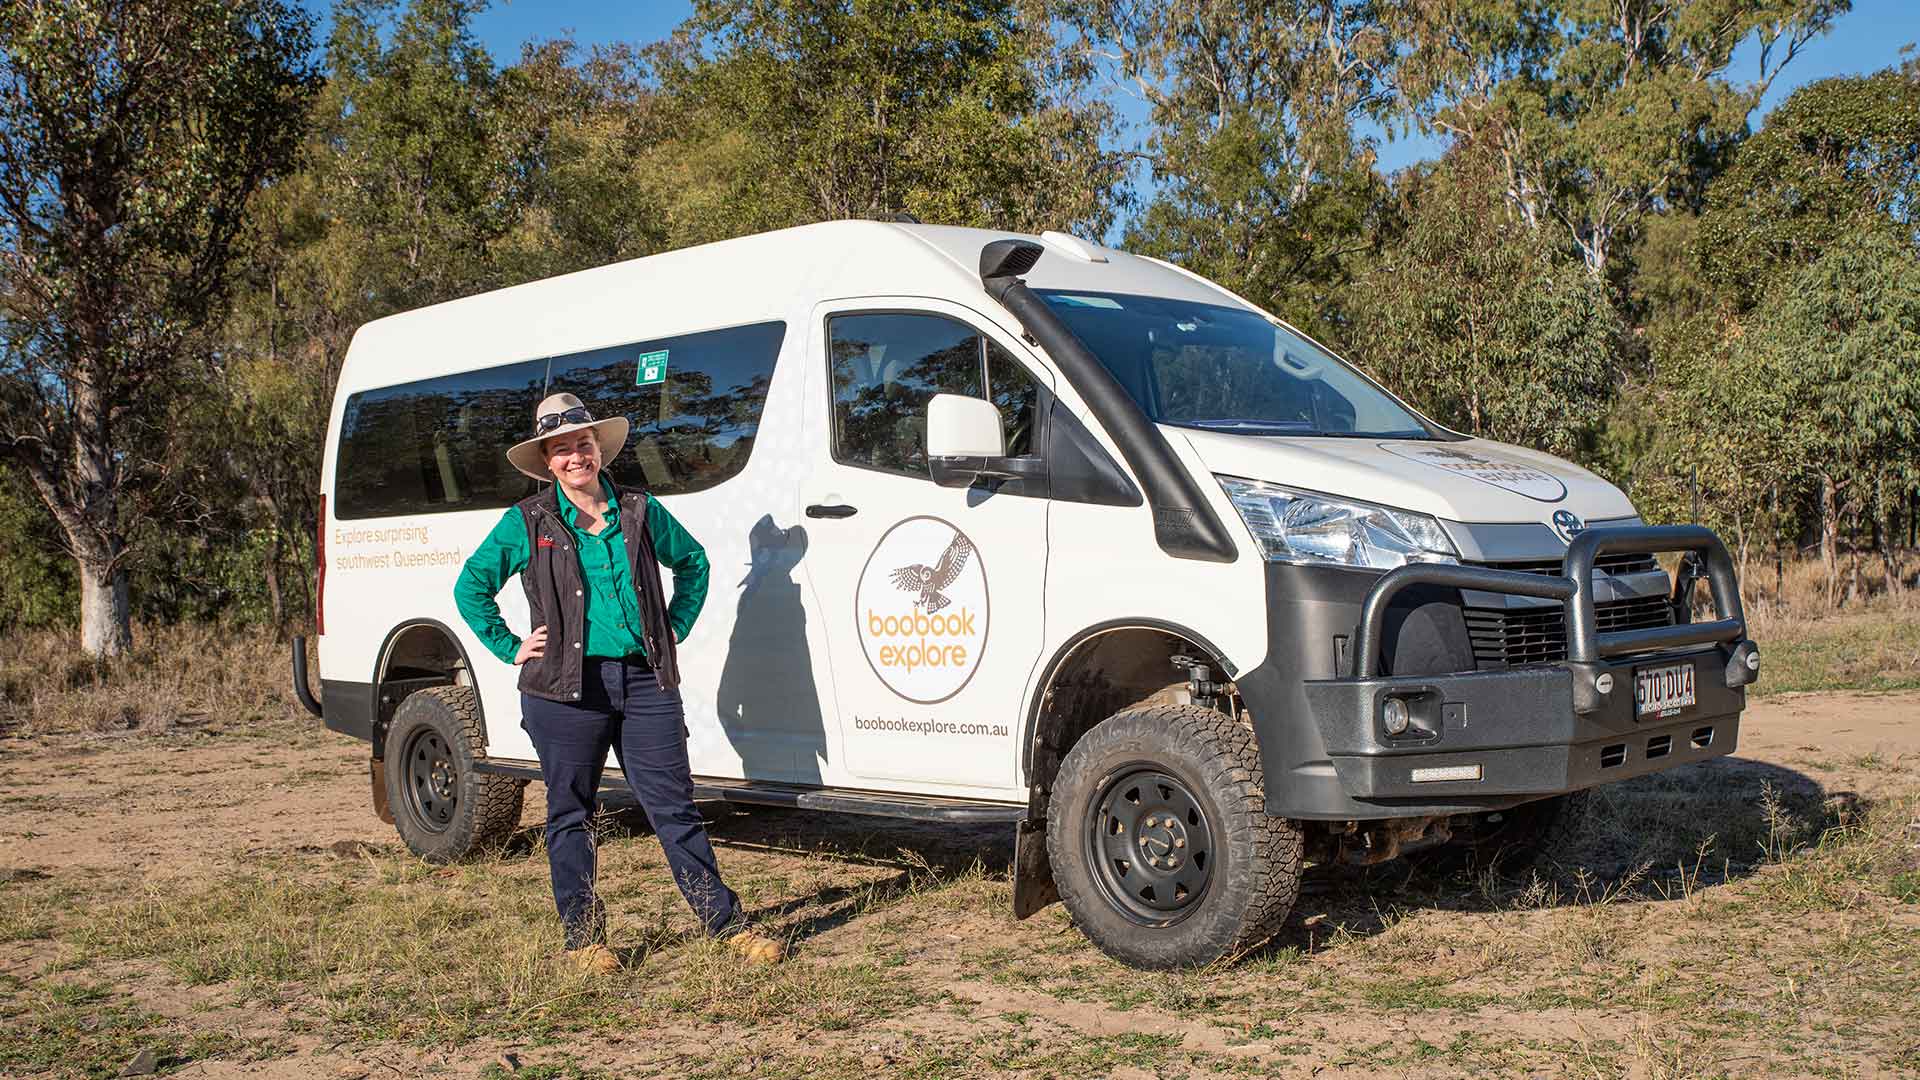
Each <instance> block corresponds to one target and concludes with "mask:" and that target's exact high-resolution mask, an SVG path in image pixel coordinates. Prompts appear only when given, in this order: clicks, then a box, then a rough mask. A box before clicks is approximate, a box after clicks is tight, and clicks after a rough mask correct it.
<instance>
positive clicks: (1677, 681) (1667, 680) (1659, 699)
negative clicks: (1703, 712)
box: [1633, 664, 1694, 716]
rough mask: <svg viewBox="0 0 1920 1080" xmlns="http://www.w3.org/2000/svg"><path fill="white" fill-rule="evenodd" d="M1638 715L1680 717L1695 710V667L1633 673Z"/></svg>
mask: <svg viewBox="0 0 1920 1080" xmlns="http://www.w3.org/2000/svg"><path fill="white" fill-rule="evenodd" d="M1633 702H1634V712H1635V714H1637V715H1639V716H1678V715H1679V714H1680V711H1681V710H1682V709H1689V708H1692V707H1693V704H1694V701H1693V665H1692V664H1663V665H1661V666H1660V667H1649V668H1640V669H1639V670H1637V671H1635V672H1634V673H1633Z"/></svg>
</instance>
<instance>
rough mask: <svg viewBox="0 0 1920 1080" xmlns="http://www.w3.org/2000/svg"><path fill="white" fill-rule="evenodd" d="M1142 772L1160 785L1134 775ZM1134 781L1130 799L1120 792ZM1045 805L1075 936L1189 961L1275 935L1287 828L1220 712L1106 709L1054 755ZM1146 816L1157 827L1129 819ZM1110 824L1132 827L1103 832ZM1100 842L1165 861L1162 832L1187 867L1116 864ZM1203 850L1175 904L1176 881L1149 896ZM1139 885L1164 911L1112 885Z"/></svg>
mask: <svg viewBox="0 0 1920 1080" xmlns="http://www.w3.org/2000/svg"><path fill="white" fill-rule="evenodd" d="M1155 775H1157V776H1159V777H1161V778H1163V779H1164V780H1166V781H1168V783H1164V784H1163V783H1161V782H1160V781H1155V780H1151V779H1137V778H1141V777H1152V776H1155ZM1136 781H1137V782H1136ZM1140 785H1145V787H1144V789H1142V790H1140V791H1139V792H1138V794H1137V796H1136V795H1133V794H1130V791H1129V790H1122V788H1128V789H1132V788H1135V787H1139V786H1140ZM1169 788H1176V789H1184V790H1183V791H1179V792H1176V793H1175V794H1171V795H1170V794H1168V789H1169ZM1152 806H1158V807H1159V808H1160V809H1157V810H1156V809H1152ZM1048 807H1049V809H1048V813H1047V854H1048V858H1049V860H1050V861H1051V862H1052V864H1053V871H1054V881H1055V883H1056V884H1057V885H1058V886H1059V889H1060V898H1061V900H1062V901H1064V902H1065V904H1066V906H1067V911H1068V912H1069V913H1070V914H1071V915H1072V916H1073V921H1074V922H1075V924H1077V925H1078V926H1079V927H1080V929H1081V931H1082V932H1084V933H1085V934H1086V935H1087V937H1088V938H1089V939H1090V940H1092V942H1093V943H1094V944H1095V945H1097V946H1099V948H1100V949H1101V950H1102V951H1103V952H1105V953H1106V954H1107V955H1109V956H1111V957H1113V958H1114V959H1116V960H1119V961H1120V962H1121V963H1124V964H1130V965H1132V966H1134V967H1141V968H1156V969H1164V968H1181V967H1198V966H1202V965H1205V964H1210V963H1213V962H1214V961H1216V960H1220V959H1222V958H1227V957H1233V956H1237V955H1239V954H1241V953H1243V952H1245V951H1247V950H1249V949H1251V948H1253V947H1255V946H1257V945H1260V944H1262V943H1263V942H1265V941H1266V940H1268V939H1269V938H1271V937H1273V935H1274V934H1276V933H1278V932H1279V930H1280V926H1281V924H1282V923H1283V922H1285V920H1286V917H1287V913H1288V912H1290V911H1292V910H1293V903H1294V900H1295V899H1296V898H1297V897H1298V896H1299V894H1300V862H1301V852H1302V836H1301V829H1300V826H1299V824H1298V823H1297V822H1293V821H1289V820H1287V819H1284V818H1277V817H1272V816H1269V815H1268V814H1267V808H1266V787H1265V777H1264V775H1263V773H1262V771H1261V767H1260V753H1259V750H1258V748H1257V746H1256V745H1255V742H1254V735H1253V729H1252V728H1251V727H1250V726H1248V725H1247V724H1246V723H1244V722H1243V721H1240V720H1237V719H1235V718H1234V717H1231V716H1228V715H1226V714H1224V713H1221V712H1217V711H1215V710H1212V709H1207V708H1202V707H1200V706H1197V705H1176V704H1157V705H1136V706H1134V707H1132V708H1129V709H1123V710H1121V711H1120V712H1117V713H1115V714H1114V715H1112V716H1110V717H1108V718H1107V719H1106V720H1104V721H1101V722H1100V723H1099V724H1098V725H1097V726H1095V727H1094V728H1093V730H1091V731H1089V732H1087V734H1086V735H1084V736H1083V737H1082V738H1081V739H1080V741H1079V742H1076V743H1074V744H1073V747H1072V748H1071V749H1070V750H1068V751H1067V756H1066V759H1065V760H1064V761H1063V762H1062V763H1061V766H1060V773H1059V775H1058V776H1057V777H1056V778H1055V779H1054V784H1053V793H1052V797H1051V799H1050V800H1049V803H1048ZM1130 813H1131V814H1134V815H1135V817H1134V818H1133V819H1132V824H1131V825H1129V824H1128V820H1127V817H1126V815H1127V814H1130ZM1169 816H1177V817H1178V818H1179V819H1180V820H1179V822H1178V825H1177V826H1176V825H1174V824H1172V823H1169V822H1168V820H1167V819H1168V817H1169ZM1149 820H1150V821H1154V822H1159V823H1160V824H1159V825H1158V826H1144V825H1142V824H1141V823H1142V822H1145V821H1149ZM1116 825H1120V826H1123V827H1125V828H1130V829H1131V833H1130V834H1128V835H1125V836H1122V834H1121V833H1116V832H1114V831H1113V829H1114V828H1115V826H1116ZM1123 831H1124V829H1123ZM1113 837H1121V839H1122V841H1123V842H1124V843H1125V844H1129V845H1130V844H1140V845H1141V846H1142V847H1143V849H1145V850H1148V851H1152V852H1156V853H1162V854H1167V855H1171V854H1173V853H1174V852H1173V850H1172V849H1171V848H1170V846H1169V845H1170V844H1171V842H1172V839H1179V840H1183V841H1185V843H1183V844H1182V845H1181V847H1180V849H1179V851H1181V852H1185V853H1186V856H1187V857H1188V859H1189V861H1188V862H1184V863H1182V864H1180V869H1179V870H1178V871H1177V872H1176V871H1165V872H1162V871H1156V870H1150V869H1149V868H1147V867H1145V866H1143V865H1139V864H1134V865H1131V866H1128V867H1127V868H1126V869H1125V870H1122V869H1121V866H1120V864H1121V863H1122V862H1123V861H1124V860H1121V859H1118V858H1115V857H1113V856H1114V854H1115V853H1116V852H1118V851H1119V850H1120V847H1119V846H1118V845H1114V844H1112V843H1111V841H1110V838H1113ZM1169 837H1171V838H1172V839H1169ZM1142 841H1147V842H1150V843H1151V844H1152V845H1153V846H1151V847H1148V846H1147V845H1146V844H1144V843H1142ZM1203 849H1204V851H1205V853H1206V859H1205V862H1206V863H1207V864H1208V865H1205V866H1204V867H1200V868H1201V869H1204V871H1205V877H1204V881H1201V882H1199V883H1198V885H1197V887H1196V888H1194V889H1192V890H1190V892H1189V894H1188V895H1187V897H1186V899H1185V900H1184V902H1182V901H1181V900H1180V899H1179V898H1178V893H1179V891H1180V890H1179V889H1178V888H1173V887H1172V886H1169V887H1168V888H1169V893H1162V892H1161V886H1162V885H1163V884H1166V883H1168V882H1169V881H1170V880H1171V879H1172V877H1173V875H1174V874H1175V873H1179V874H1191V873H1193V871H1194V868H1195V867H1199V866H1200V864H1199V861H1198V860H1196V859H1195V858H1194V857H1195V856H1197V855H1199V854H1200V853H1201V851H1202V850H1203ZM1125 850H1126V851H1129V852H1131V851H1133V850H1134V849H1133V847H1131V846H1128V847H1126V848H1125ZM1151 857H1156V858H1157V857H1160V854H1155V855H1153V856H1151ZM1102 859H1104V860H1105V865H1100V860H1102ZM1182 880H1193V879H1192V878H1184V879H1182ZM1141 883H1144V884H1145V885H1146V886H1147V887H1148V888H1149V889H1151V890H1152V892H1153V895H1154V900H1153V903H1155V904H1159V905H1163V906H1171V907H1173V910H1166V911H1154V912H1148V911H1145V910H1144V909H1145V908H1146V907H1147V906H1148V901H1146V900H1145V899H1144V898H1143V897H1142V896H1141V895H1140V893H1139V892H1137V891H1135V890H1123V885H1133V884H1141ZM1176 884H1177V883H1176ZM1128 893H1132V894H1133V898H1132V899H1127V894H1128Z"/></svg>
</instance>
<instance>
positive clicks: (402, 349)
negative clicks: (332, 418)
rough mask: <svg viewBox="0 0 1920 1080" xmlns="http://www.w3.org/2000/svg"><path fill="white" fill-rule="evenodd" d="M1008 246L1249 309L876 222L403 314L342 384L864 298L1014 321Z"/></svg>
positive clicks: (1133, 273)
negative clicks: (991, 264) (999, 273)
mask: <svg viewBox="0 0 1920 1080" xmlns="http://www.w3.org/2000/svg"><path fill="white" fill-rule="evenodd" d="M1012 237H1018V238H1020V239H1026V240H1032V241H1034V242H1037V243H1041V244H1042V245H1043V246H1045V247H1046V249H1047V250H1046V254H1044V255H1043V256H1042V257H1041V258H1040V261H1039V263H1038V264H1036V265H1035V266H1034V268H1033V269H1032V271H1030V272H1029V273H1027V274H1026V275H1025V278H1026V280H1027V282H1028V284H1030V285H1032V286H1033V287H1034V288H1038V289H1082V290H1086V291H1088V292H1119V293H1146V294H1151V295H1157V296H1166V297H1171V298H1175V299H1184V300H1191V301H1196V302H1203V303H1213V304H1230V305H1237V304H1240V303H1244V302H1243V301H1239V300H1238V299H1237V298H1235V297H1233V296H1232V295H1231V294H1229V293H1227V292H1225V291H1224V290H1222V289H1220V288H1218V287H1217V286H1215V285H1213V284H1211V283H1210V282H1207V281H1205V280H1204V279H1201V278H1199V277H1196V276H1194V275H1192V274H1188V273H1186V272H1185V271H1182V270H1179V269H1176V268H1174V267H1172V266H1169V265H1167V264H1165V263H1162V262H1159V261H1157V260H1154V259H1148V258H1143V257H1140V256H1136V255H1130V254H1127V253H1125V252H1120V251H1114V250H1111V249H1108V248H1103V247H1099V246H1097V245H1090V244H1086V243H1085V242H1084V241H1081V242H1078V244H1079V245H1083V246H1084V248H1087V249H1091V250H1092V251H1093V252H1094V253H1096V254H1097V255H1099V256H1101V257H1104V259H1105V260H1106V261H1104V262H1093V261H1089V260H1087V259H1085V258H1083V257H1080V256H1078V255H1076V254H1075V253H1074V251H1073V248H1074V247H1075V246H1076V242H1073V241H1064V240H1062V239H1060V238H1059V237H1058V234H1047V235H1046V236H1033V235H1029V234H1024V233H1012V232H999V231H995V230H990V229H969V228H960V227H956V226H945V225H916V224H905V223H896V222H880V221H857V220H849V221H828V222H821V223H819V224H815V225H802V226H798V227H796V228H791V229H781V230H778V231H776V232H768V233H760V234H757V235H754V236H743V237H739V238H737V239H732V240H722V241H718V242H715V243H711V244H702V245H699V246H697V247H690V248H682V249H680V250H677V251H669V252H663V253H661V254H658V255H649V256H646V257H644V258H639V259H630V260H628V261H626V262H620V263H613V264H611V265H608V266H601V267H596V268H594V269H591V270H581V271H578V272H576V273H572V274H564V275H561V276H559V277H552V278H546V279H543V280H540V281H532V282H528V283H526V284H524V285H515V286H512V287H510V288H505V289H497V290H494V291H492V292H486V293H480V294H477V295H474V296H469V297H465V298H463V299H459V300H452V301H449V302H447V303H443V304H435V305H433V306H431V307H425V308H419V309H416V310H414V311H407V312H401V313H399V314H396V315H390V316H388V317H386V318H383V319H379V320H376V321H374V322H371V323H368V324H367V325H365V326H363V327H361V328H360V331H359V332H358V333H357V334H356V335H355V337H354V342H353V346H352V348H351V349H349V351H348V355H347V357H346V360H345V363H344V364H343V365H342V369H341V375H340V387H341V389H342V390H343V391H351V390H357V389H362V388H366V387H373V386H387V385H392V384H394V383H400V382H408V381H411V380H414V379H422V378H431V377H433V376H436V375H444V374H449V373H452V372H458V371H467V370H472V369H475V368H482V367H492V366H495V365H498V364H508V363H514V362H516V361H520V360H531V359H536V358H539V357H545V356H557V355H562V354H566V353H572V352H578V351H582V350H586V349H595V348H602V347H606V346H612V345H622V344H626V343H628V342H633V341H642V340H649V339H657V338H664V337H672V336H674V335H677V334H685V333H692V332H696V331H700V330H710V329H718V328H721V327H727V326H739V325H742V324H746V323H755V322H766V321H769V320H774V319H791V318H793V317H795V315H796V314H797V313H800V312H804V311H805V310H807V309H809V308H811V306H812V305H813V304H816V303H819V302H822V301H827V300H836V299H843V298H848V297H859V296H927V297H939V298H942V299H946V300H951V301H954V302H957V303H961V304H966V305H968V306H971V307H974V308H975V309H977V310H981V311H987V312H993V313H994V315H995V317H999V316H1000V315H1003V314H1004V313H1002V312H999V311H998V305H996V304H995V303H994V302H993V301H992V300H990V299H988V298H987V296H986V293H985V290H983V289H982V288H981V286H980V278H979V258H980V249H981V248H982V247H984V246H986V245H987V244H989V243H991V242H993V241H995V240H1002V239H1007V238H1012Z"/></svg>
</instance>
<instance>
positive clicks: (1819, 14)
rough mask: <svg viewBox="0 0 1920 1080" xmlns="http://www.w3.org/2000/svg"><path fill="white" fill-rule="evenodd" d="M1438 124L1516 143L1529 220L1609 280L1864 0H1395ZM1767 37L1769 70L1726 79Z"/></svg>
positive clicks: (1402, 77) (1412, 67)
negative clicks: (1818, 41)
mask: <svg viewBox="0 0 1920 1080" xmlns="http://www.w3.org/2000/svg"><path fill="white" fill-rule="evenodd" d="M1384 7H1385V10H1386V11H1387V15H1386V22H1387V25H1388V26H1389V27H1390V28H1391V29H1392V31H1394V34H1395V37H1396V39H1397V40H1406V41H1408V42H1409V45H1408V48H1407V56H1406V58H1405V60H1404V61H1403V62H1402V63H1401V65H1400V66H1399V68H1398V73H1397V82H1398V85H1399V86H1400V87H1401V90H1402V92H1403V94H1404V95H1405V96H1406V98H1407V100H1408V102H1409V104H1410V105H1411V106H1412V107H1413V108H1414V109H1415V112H1416V115H1417V116H1418V118H1419V120H1420V122H1421V123H1422V125H1423V126H1425V127H1427V128H1429V129H1430V130H1436V131H1442V132H1446V133H1448V134H1450V135H1453V136H1455V137H1457V138H1460V137H1465V138H1475V139H1479V140H1483V141H1485V142H1486V143H1488V144H1489V145H1497V146H1499V147H1500V149H1501V159H1502V172H1503V177H1502V179H1503V181H1504V184H1503V187H1504V190H1505V192H1506V197H1507V198H1508V199H1509V201H1510V202H1511V204H1512V205H1513V207H1514V209H1515V211H1516V212H1517V213H1518V214H1519V215H1520V216H1521V218H1522V219H1523V220H1525V221H1526V222H1527V223H1528V225H1529V226H1530V227H1532V228H1534V229H1536V230H1540V231H1542V232H1544V233H1546V234H1548V235H1551V236H1553V237H1554V238H1555V241H1556V242H1557V243H1564V244H1566V245H1568V247H1569V248H1570V249H1571V250H1572V251H1574V252H1576V253H1577V254H1578V255H1579V256H1580V257H1581V259H1582V260H1583V261H1584V262H1585V263H1586V265H1587V268H1588V269H1589V270H1590V271H1591V272H1592V273H1593V274H1594V275H1595V276H1597V277H1608V276H1609V275H1611V274H1613V273H1614V271H1615V270H1616V269H1617V268H1616V267H1614V266H1613V265H1612V263H1613V262H1614V261H1615V259H1616V257H1617V255H1618V254H1619V252H1620V250H1621V249H1622V248H1624V247H1627V246H1630V244H1631V242H1632V240H1633V239H1634V237H1635V236H1636V235H1637V234H1638V231H1639V229H1640V228H1641V227H1642V225H1643V224H1644V222H1645V220H1646V219H1647V218H1648V217H1649V216H1651V215H1653V214H1656V213H1660V212H1662V211H1663V210H1665V209H1667V208H1669V207H1672V206H1674V205H1676V204H1677V205H1680V206H1689V205H1692V204H1693V202H1694V201H1696V200H1697V199H1698V197H1699V192H1700V190H1701V189H1702V187H1703V186H1704V185H1705V183H1706V182H1707V181H1708V180H1709V179H1711V177H1712V176H1713V175H1714V173H1715V171H1716V170H1717V169H1719V168H1720V167H1721V166H1722V165H1723V164H1724V161H1725V159H1726V157H1727V155H1728V154H1729V153H1730V152H1731V151H1732V150H1733V148H1734V147H1735V146H1737V144H1738V143H1739V141H1740V139H1741V138H1742V137H1743V136H1744V135H1745V134H1746V127H1747V117H1748V116H1749V115H1750V114H1751V112H1752V111H1753V109H1754V107H1755V106H1756V105H1757V104H1758V103H1759V101H1760V98H1761V96H1762V95H1763V94H1764V93H1765V91H1766V88H1767V86H1768V85H1769V84H1770V83H1771V81H1772V80H1773V79H1774V78H1775V77H1776V76H1777V75H1778V74H1779V72H1780V69H1781V68H1782V67H1784V66H1785V65H1786V64H1787V63H1788V62H1789V61H1791V60H1792V58H1793V57H1794V56H1795V54H1797V53H1798V52H1799V50H1800V49H1801V48H1802V47H1804V46H1805V45H1806V44H1807V42H1809V41H1811V40H1813V39H1814V38H1815V37H1817V36H1818V35H1820V34H1822V33H1824V32H1825V31H1826V30H1827V28H1828V27H1829V26H1831V25H1832V22H1833V20H1834V19H1835V18H1836V17H1838V16H1839V15H1840V14H1842V13H1844V12H1846V11H1847V10H1848V9H1849V8H1850V7H1851V4H1850V0H1693V2H1691V3H1684V4H1644V3H1620V2H1618V0H1553V2H1548V0H1391V2H1389V3H1387V4H1385V5H1384ZM1748 41H1755V42H1757V43H1758V44H1759V46H1760V55H1759V59H1760V68H1759V73H1758V79H1757V80H1756V81H1755V82H1754V83H1752V84H1748V85H1744V86H1743V85H1735V84H1733V83H1729V82H1728V81H1726V80H1725V79H1724V78H1723V77H1722V76H1723V73H1724V72H1726V71H1727V69H1728V65H1729V64H1730V63H1731V62H1732V59H1733V54H1734V51H1735V49H1737V48H1738V47H1740V46H1741V45H1742V44H1743V43H1746V42H1748Z"/></svg>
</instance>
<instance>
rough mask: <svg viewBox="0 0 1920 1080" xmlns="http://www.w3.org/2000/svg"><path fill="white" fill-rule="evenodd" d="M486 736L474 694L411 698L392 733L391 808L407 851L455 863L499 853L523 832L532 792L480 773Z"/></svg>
mask: <svg viewBox="0 0 1920 1080" xmlns="http://www.w3.org/2000/svg"><path fill="white" fill-rule="evenodd" d="M486 745H487V735H486V728H485V726H484V725H483V724H482V723H481V722H480V698H479V695H477V694H475V693H474V691H473V689H472V688H471V687H466V686H435V687H430V688H428V689H425V690H420V691H417V692H415V693H413V694H409V695H408V696H407V698H406V700H404V701H402V702H401V703H400V707H399V708H398V709H395V710H394V713H393V723H392V724H391V725H390V726H389V727H388V729H387V739H386V773H387V806H388V807H389V808H390V809H391V810H392V812H393V825H394V828H395V829H396V830H397V831H398V832H399V833H400V839H401V840H403V841H405V842H406V845H407V850H408V851H411V852H413V853H414V854H415V855H418V856H419V857H420V858H422V859H425V860H426V861H428V862H430V863H450V862H456V861H458V860H460V859H463V858H466V857H467V856H469V855H474V854H478V853H481V852H484V851H488V850H492V849H494V848H496V847H499V846H500V845H502V844H504V843H505V842H506V839H507V837H508V836H510V835H512V833H513V830H514V829H516V828H518V827H519V825H520V809H521V803H522V801H523V795H524V791H525V787H524V785H523V784H521V782H520V781H518V780H515V779H514V778H513V777H510V776H496V775H493V774H490V773H482V772H477V771H475V769H474V763H475V762H476V761H478V760H479V759H480V758H481V757H483V756H484V754H483V751H484V749H485V747H486Z"/></svg>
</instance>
